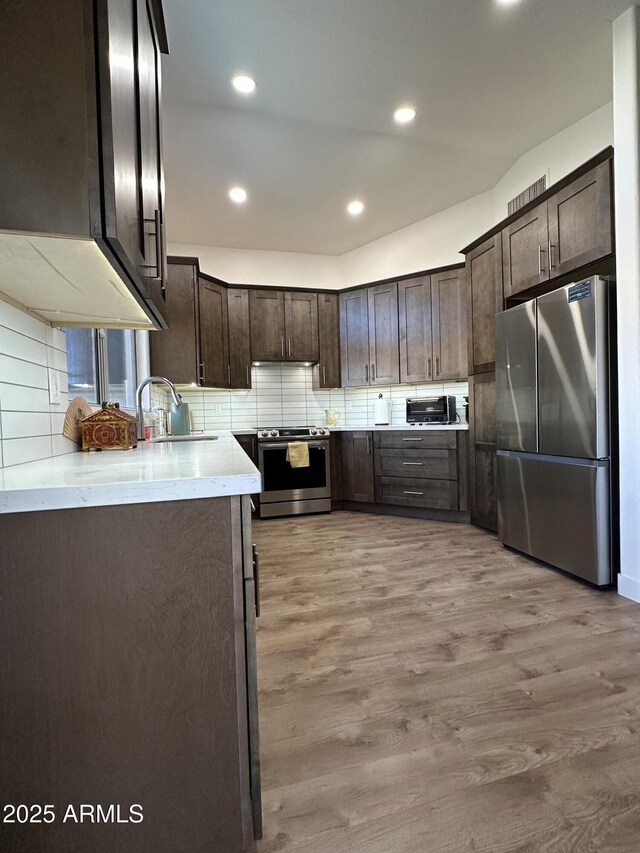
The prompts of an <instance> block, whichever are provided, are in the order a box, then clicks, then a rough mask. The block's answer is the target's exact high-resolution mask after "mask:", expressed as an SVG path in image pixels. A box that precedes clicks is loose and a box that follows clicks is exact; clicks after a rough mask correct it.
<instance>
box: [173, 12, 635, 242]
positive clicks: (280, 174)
mask: <svg viewBox="0 0 640 853" xmlns="http://www.w3.org/2000/svg"><path fill="white" fill-rule="evenodd" d="M630 5H631V0H521V2H520V3H517V4H516V5H514V6H510V7H504V6H500V5H498V4H497V2H496V0H215V2H213V0H164V7H165V16H166V20H167V29H168V34H169V47H170V51H171V53H170V55H169V56H168V57H164V58H163V88H164V91H163V98H164V105H165V108H164V119H163V120H164V146H165V168H166V178H167V231H168V238H169V240H171V241H172V242H180V243H199V244H205V245H212V246H223V247H233V248H251V249H277V250H283V251H294V252H313V253H320V254H332V255H334V254H335V255H340V254H343V253H344V252H347V251H349V250H351V249H353V248H356V247H357V246H360V245H363V244H364V243H368V242H370V241H371V240H374V239H376V238H377V237H380V236H382V235H384V234H388V233H390V232H392V231H395V230H397V229H398V228H401V227H403V226H405V225H409V224H410V223H412V222H416V221H417V220H419V219H423V218H425V217H427V216H430V215H431V214H433V213H436V212H437V211H439V210H442V209H444V208H446V207H449V206H451V205H452V204H456V203H457V202H459V201H462V200H463V199H465V198H469V197H471V196H473V195H476V194H477V193H479V192H482V191H484V190H485V189H488V188H489V187H491V186H493V185H494V184H495V183H496V182H497V180H498V179H499V178H500V177H501V176H502V175H503V174H504V173H505V172H506V171H507V169H508V168H509V167H510V166H511V165H512V164H513V162H514V161H515V160H516V159H517V158H518V157H519V156H520V155H521V154H523V153H524V152H525V151H528V150H529V149H530V148H532V147H533V146H535V145H537V144H539V143H540V142H542V141H543V140H545V139H548V138H549V137H550V136H552V135H553V134H554V133H557V132H558V131H560V130H562V129H564V128H565V127H567V126H569V125H570V124H573V123H574V122H575V121H577V120H578V119H579V118H582V117H583V116H585V115H587V114H588V113H590V112H592V111H593V110H595V109H597V108H598V107H600V106H602V105H603V104H605V103H607V102H608V101H610V100H611V95H612V90H611V62H612V60H611V27H610V23H609V22H610V21H611V20H613V19H614V18H615V17H617V16H618V15H619V14H621V13H622V12H623V11H624V10H625V9H626V8H628V7H629V6H630ZM240 71H243V72H247V73H249V74H251V75H252V76H253V77H255V79H256V80H257V81H258V90H257V92H256V94H255V95H254V96H253V97H250V98H246V97H241V96H239V95H238V94H237V93H236V92H235V91H234V90H233V89H232V87H231V85H230V79H231V77H232V76H233V75H234V74H235V73H238V72H240ZM403 103H411V104H413V105H414V106H415V107H416V108H417V110H418V117H417V119H416V121H415V122H414V124H413V125H411V126H408V127H398V126H397V125H395V124H394V122H393V120H392V113H393V110H394V109H395V108H396V107H397V106H399V105H401V104H403ZM234 184H241V185H242V186H244V187H245V188H246V189H247V191H248V193H249V201H248V202H247V203H246V204H245V205H244V206H236V205H234V204H233V203H231V202H230V201H229V199H228V198H227V191H228V189H229V187H230V186H232V185H234ZM354 197H359V198H362V199H363V200H364V202H365V203H366V206H367V207H366V210H365V213H364V214H363V215H362V216H361V217H360V218H359V219H353V218H352V217H350V216H348V215H347V213H346V211H345V205H346V203H347V202H348V201H349V200H350V199H352V198H354Z"/></svg>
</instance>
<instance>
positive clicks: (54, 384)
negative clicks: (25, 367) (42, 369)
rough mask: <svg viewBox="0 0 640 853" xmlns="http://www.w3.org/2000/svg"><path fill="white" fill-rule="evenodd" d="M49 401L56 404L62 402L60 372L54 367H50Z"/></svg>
mask: <svg viewBox="0 0 640 853" xmlns="http://www.w3.org/2000/svg"><path fill="white" fill-rule="evenodd" d="M49 402H50V403H51V404H52V405H54V406H59V405H60V403H62V394H61V392H60V374H59V373H58V371H57V370H54V369H53V368H52V367H50V368H49Z"/></svg>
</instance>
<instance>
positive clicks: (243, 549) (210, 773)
mask: <svg viewBox="0 0 640 853" xmlns="http://www.w3.org/2000/svg"><path fill="white" fill-rule="evenodd" d="M251 552H252V548H251V519H250V513H249V512H248V498H246V497H242V498H240V497H225V498H209V499H195V500H182V501H166V502H161V503H145V504H134V505H125V506H105V507H86V508H82V509H63V510H50V511H45V512H29V513H20V514H14V515H2V516H0V553H1V554H2V559H1V560H0V584H1V588H2V590H3V592H2V595H1V596H0V646H1V647H2V649H3V650H4V652H5V653H4V654H3V655H2V665H1V669H0V672H1V682H2V689H1V690H0V799H1V801H2V803H9V804H16V805H17V804H27V805H31V804H52V806H53V810H54V811H55V817H56V819H55V821H54V822H52V823H30V824H26V825H25V824H19V823H14V824H11V823H4V824H3V826H2V842H1V844H0V846H1V847H2V851H3V853H18V852H19V853H22V851H26V850H33V851H35V850H38V851H42V853H48V852H49V851H52V853H53V851H58V850H77V851H80V850H83V851H84V850H92V851H95V853H114V851H119V853H142V851H164V850H166V851H168V850H176V851H177V850H190V851H196V850H212V851H213V850H215V851H225V853H241V851H242V850H244V849H246V848H247V847H250V846H251V844H252V841H253V838H254V834H255V833H256V831H257V833H258V834H259V827H260V808H259V806H260V791H259V765H258V764H257V757H258V732H257V707H256V701H257V686H256V673H255V648H254V645H253V644H254V643H255V616H256V614H255V608H254V609H252V607H251V604H252V594H253V592H252V591H254V588H255V572H254V569H253V562H252V553H251ZM82 803H84V804H94V806H95V805H96V804H100V805H101V807H102V808H103V809H105V810H107V809H108V808H109V806H110V804H113V806H112V808H113V809H115V808H116V807H118V808H119V810H120V816H121V819H122V822H116V821H115V820H113V821H111V822H106V823H105V822H100V823H94V822H90V821H89V820H88V819H87V818H86V817H85V820H84V821H83V822H82V823H77V822H74V821H73V820H67V821H66V822H65V821H64V820H63V818H64V815H65V812H66V810H67V808H68V807H69V806H73V807H74V809H75V811H76V813H78V811H79V807H80V804H82ZM134 804H137V805H139V807H140V809H141V810H142V814H143V820H142V821H141V822H135V821H132V820H131V815H132V812H131V811H130V809H131V806H132V805H134ZM140 809H136V810H134V811H133V814H134V816H135V815H136V814H138V813H139V811H140ZM254 827H255V828H256V829H255V830H254Z"/></svg>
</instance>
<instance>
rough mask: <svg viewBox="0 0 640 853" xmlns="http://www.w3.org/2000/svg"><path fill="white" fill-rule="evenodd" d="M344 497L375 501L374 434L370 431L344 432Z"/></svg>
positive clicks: (346, 499) (359, 500)
mask: <svg viewBox="0 0 640 853" xmlns="http://www.w3.org/2000/svg"><path fill="white" fill-rule="evenodd" d="M341 438H342V475H343V481H342V483H343V491H342V497H343V500H345V501H358V502H359V503H373V501H374V497H375V496H374V475H373V436H372V434H371V433H370V432H345V433H342V436H341Z"/></svg>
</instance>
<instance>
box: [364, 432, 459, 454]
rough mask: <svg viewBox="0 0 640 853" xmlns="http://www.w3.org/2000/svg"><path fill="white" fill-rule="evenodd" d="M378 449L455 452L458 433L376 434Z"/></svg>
mask: <svg viewBox="0 0 640 853" xmlns="http://www.w3.org/2000/svg"><path fill="white" fill-rule="evenodd" d="M375 441H376V447H395V448H398V449H400V448H402V449H403V450H410V449H411V450H420V449H421V448H423V447H426V448H442V449H444V450H455V448H456V431H455V430H453V429H451V430H420V431H418V430H416V431H415V432H413V431H409V430H398V432H392V431H389V432H387V431H384V432H382V431H380V432H376V433H375Z"/></svg>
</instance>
